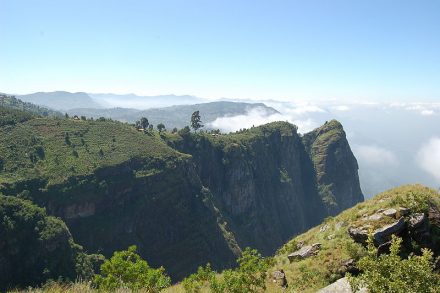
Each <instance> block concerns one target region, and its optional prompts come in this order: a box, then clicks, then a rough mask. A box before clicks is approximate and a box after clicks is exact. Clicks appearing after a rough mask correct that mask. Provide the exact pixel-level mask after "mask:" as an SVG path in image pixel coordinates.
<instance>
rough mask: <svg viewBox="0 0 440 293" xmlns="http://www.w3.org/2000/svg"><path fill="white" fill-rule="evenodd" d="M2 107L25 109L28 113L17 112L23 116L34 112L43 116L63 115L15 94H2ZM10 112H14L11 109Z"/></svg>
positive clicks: (0, 99) (0, 105) (0, 96)
mask: <svg viewBox="0 0 440 293" xmlns="http://www.w3.org/2000/svg"><path fill="white" fill-rule="evenodd" d="M0 108H3V109H12V110H20V111H24V112H26V113H27V114H26V113H19V112H17V114H18V116H23V115H25V116H29V114H34V115H37V116H43V117H48V116H52V117H56V116H62V115H63V114H62V113H61V112H58V111H54V110H51V109H47V108H44V107H40V106H38V105H35V104H32V103H26V102H23V101H22V100H20V99H17V98H15V97H14V96H8V95H5V94H0ZM10 113H13V112H11V111H10Z"/></svg>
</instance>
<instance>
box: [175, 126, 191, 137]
mask: <svg viewBox="0 0 440 293" xmlns="http://www.w3.org/2000/svg"><path fill="white" fill-rule="evenodd" d="M190 132H191V129H189V126H185V127H183V128H182V129H180V130H179V131H178V132H177V133H178V134H179V135H180V136H181V137H185V136H187V135H189V133H190Z"/></svg>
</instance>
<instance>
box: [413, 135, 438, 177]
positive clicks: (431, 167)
mask: <svg viewBox="0 0 440 293" xmlns="http://www.w3.org/2000/svg"><path fill="white" fill-rule="evenodd" d="M416 160H417V163H418V164H419V166H420V167H421V168H422V169H423V170H425V171H426V172H428V173H429V174H431V175H432V176H433V177H434V178H436V179H437V180H438V182H440V138H438V137H433V138H431V139H430V140H429V141H428V142H427V143H425V144H424V145H423V146H422V147H421V148H420V150H419V152H418V153H417V156H416Z"/></svg>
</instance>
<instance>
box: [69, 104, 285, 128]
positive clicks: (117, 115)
mask: <svg viewBox="0 0 440 293" xmlns="http://www.w3.org/2000/svg"><path fill="white" fill-rule="evenodd" d="M256 108H259V109H262V110H264V111H265V112H266V113H267V114H268V115H271V114H275V113H278V111H277V110H275V109H274V108H271V107H268V106H266V105H265V104H263V103H236V102H226V101H224V102H211V103H202V104H194V105H176V106H171V107H164V108H154V109H147V110H142V111H140V110H135V109H125V108H113V109H90V108H88V109H72V110H69V111H67V112H68V113H69V114H70V115H78V116H86V117H93V118H99V117H105V118H111V119H114V120H119V121H123V122H130V123H133V122H135V121H136V120H139V119H140V118H141V117H147V118H148V120H149V122H150V123H152V124H154V125H156V124H158V123H163V124H165V126H166V127H167V129H172V128H174V127H177V128H182V127H184V126H186V125H189V123H190V118H191V114H192V113H193V112H194V111H197V110H198V111H200V114H201V116H202V122H203V123H204V124H205V125H206V124H207V123H209V122H212V121H214V120H215V119H216V118H219V117H224V116H236V115H243V114H246V113H248V112H249V111H250V110H252V109H256Z"/></svg>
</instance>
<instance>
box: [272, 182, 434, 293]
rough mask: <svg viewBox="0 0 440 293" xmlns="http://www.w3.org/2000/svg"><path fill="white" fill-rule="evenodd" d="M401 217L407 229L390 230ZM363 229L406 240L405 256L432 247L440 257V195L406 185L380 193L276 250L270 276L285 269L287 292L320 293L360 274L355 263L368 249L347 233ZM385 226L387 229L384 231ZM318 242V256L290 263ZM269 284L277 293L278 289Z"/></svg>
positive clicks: (424, 188) (403, 227)
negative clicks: (347, 274) (350, 274)
mask: <svg viewBox="0 0 440 293" xmlns="http://www.w3.org/2000/svg"><path fill="white" fill-rule="evenodd" d="M421 215H423V222H417V221H416V220H415V219H418V218H420V217H421ZM401 219H403V223H404V225H403V226H402V228H401V229H400V230H392V229H389V227H390V225H391V226H393V227H394V226H395V225H396V224H395V223H398V222H401V221H402V220H401ZM414 223H418V224H417V225H418V226H414V225H413V224H414ZM359 227H365V229H367V231H365V233H368V229H372V231H387V233H388V234H386V235H385V234H384V232H380V233H381V236H384V237H385V238H386V239H384V240H383V241H388V240H389V238H390V235H391V234H392V233H394V234H396V235H398V236H399V237H403V239H404V242H403V253H404V254H406V255H408V253H410V252H414V253H417V254H420V249H421V248H423V247H428V248H430V249H432V250H433V251H434V253H435V255H436V256H439V255H440V250H439V248H440V194H439V193H438V192H437V191H435V190H432V189H429V188H427V187H424V186H421V185H407V186H402V187H398V188H395V189H391V190H388V191H386V192H384V193H381V194H379V195H377V196H375V197H374V198H372V199H370V200H367V201H365V202H363V203H360V204H358V205H356V206H354V207H353V208H350V209H348V210H346V211H344V212H342V213H341V214H339V215H338V216H336V217H334V218H328V219H326V220H325V221H324V222H323V223H322V224H321V225H319V226H317V227H315V228H313V229H311V230H309V231H307V232H306V233H304V234H301V235H299V236H297V237H295V238H294V239H292V240H290V241H289V242H288V243H286V244H285V245H284V246H283V247H282V248H280V250H279V251H278V252H277V254H276V256H275V265H274V267H273V268H272V270H271V271H270V272H273V271H274V270H279V269H283V270H284V272H285V273H286V277H287V280H288V283H289V288H292V289H293V290H294V291H295V292H316V291H317V289H319V288H322V287H325V286H327V285H329V284H330V283H332V282H334V281H336V280H337V279H339V278H342V277H343V276H344V274H345V272H347V271H348V272H354V273H356V270H355V263H356V261H357V260H359V258H360V257H361V256H363V255H365V253H366V249H365V248H364V247H363V245H362V244H360V243H356V242H355V241H354V240H353V238H352V237H351V236H350V233H349V231H350V230H352V229H353V228H359ZM384 227H388V229H387V230H383V228H384ZM350 228H351V229H350ZM375 233H376V232H375ZM423 235H424V236H423ZM352 236H353V235H352ZM355 239H357V238H356V237H355ZM315 243H319V244H320V249H319V250H318V251H316V252H315V254H316V255H313V254H311V255H309V257H306V258H304V259H301V258H299V257H298V258H297V259H295V260H293V261H289V259H288V255H289V254H291V253H293V252H295V250H297V249H299V248H301V247H307V246H308V245H312V244H315ZM378 244H379V243H376V245H378ZM384 247H385V246H382V251H383V249H384ZM268 285H269V286H270V288H272V290H274V291H275V292H276V286H273V285H272V284H268Z"/></svg>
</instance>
